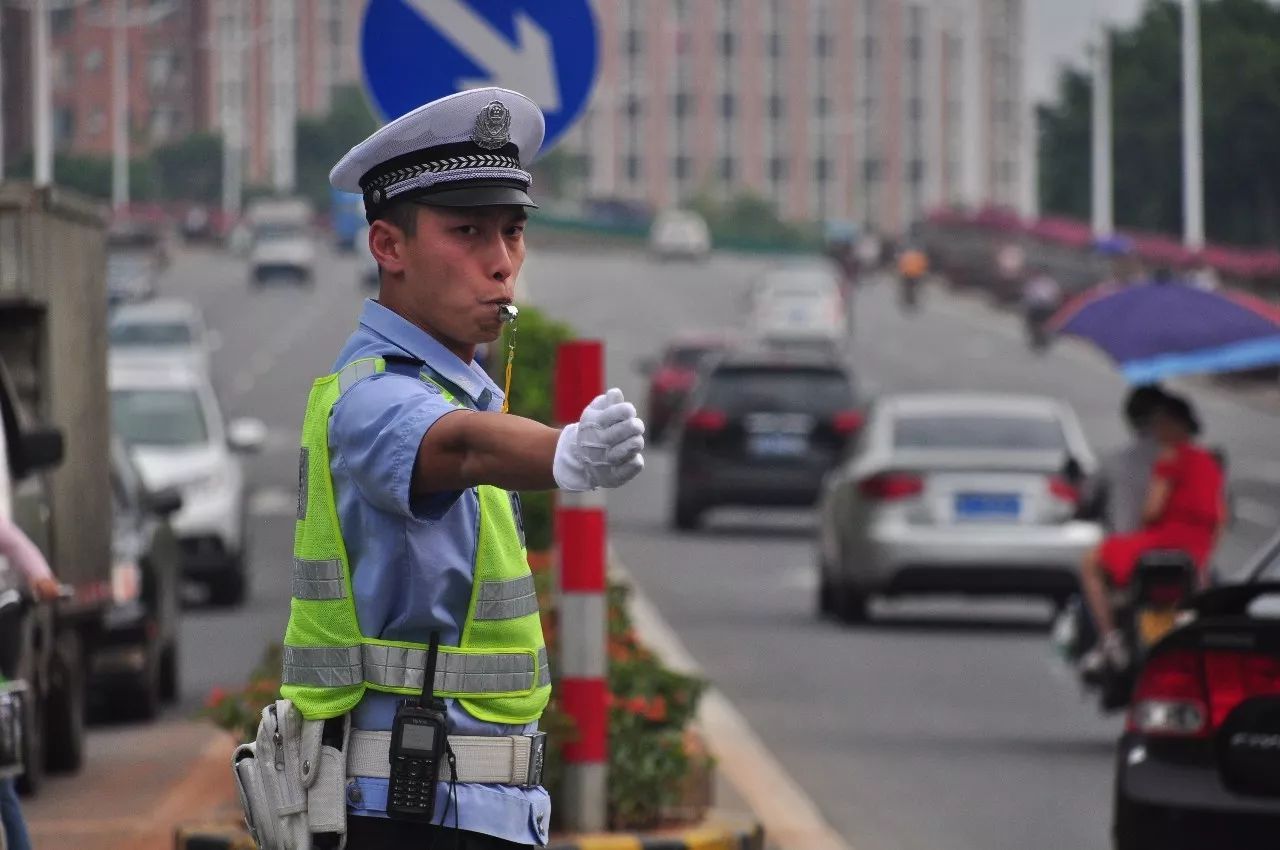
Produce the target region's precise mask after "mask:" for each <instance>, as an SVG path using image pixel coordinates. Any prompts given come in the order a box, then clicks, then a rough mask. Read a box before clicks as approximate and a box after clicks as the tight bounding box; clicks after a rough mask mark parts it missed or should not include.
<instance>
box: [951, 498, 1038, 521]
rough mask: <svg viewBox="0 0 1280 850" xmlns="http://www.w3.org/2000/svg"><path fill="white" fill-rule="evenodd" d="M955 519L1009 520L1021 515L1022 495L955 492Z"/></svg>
mask: <svg viewBox="0 0 1280 850" xmlns="http://www.w3.org/2000/svg"><path fill="white" fill-rule="evenodd" d="M955 513H956V518H957V519H962V520H972V521H982V520H1011V519H1017V518H1018V517H1019V516H1021V515H1022V497H1021V496H1019V495H1018V494H1017V493H957V494H956V500H955Z"/></svg>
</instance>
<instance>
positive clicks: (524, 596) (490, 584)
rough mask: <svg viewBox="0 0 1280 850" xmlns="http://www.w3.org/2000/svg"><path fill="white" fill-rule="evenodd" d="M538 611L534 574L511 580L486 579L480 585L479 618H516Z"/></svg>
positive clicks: (476, 615) (477, 613) (477, 606)
mask: <svg viewBox="0 0 1280 850" xmlns="http://www.w3.org/2000/svg"><path fill="white" fill-rule="evenodd" d="M536 613H538V594H537V591H536V590H535V589H534V586H533V576H532V575H527V576H523V577H521V578H517V579H512V580H510V581H486V582H484V583H482V584H481V585H480V598H479V599H477V600H476V614H475V618H476V619H477V620H514V619H515V618H516V617H525V616H528V615H529V614H536Z"/></svg>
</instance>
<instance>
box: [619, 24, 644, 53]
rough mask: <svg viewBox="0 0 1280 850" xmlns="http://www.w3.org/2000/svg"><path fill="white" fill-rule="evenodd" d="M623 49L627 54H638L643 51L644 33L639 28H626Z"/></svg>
mask: <svg viewBox="0 0 1280 850" xmlns="http://www.w3.org/2000/svg"><path fill="white" fill-rule="evenodd" d="M624 49H625V50H626V52H627V55H628V56H639V55H640V54H641V53H642V52H644V33H642V32H640V30H627V37H626V45H625V47H624Z"/></svg>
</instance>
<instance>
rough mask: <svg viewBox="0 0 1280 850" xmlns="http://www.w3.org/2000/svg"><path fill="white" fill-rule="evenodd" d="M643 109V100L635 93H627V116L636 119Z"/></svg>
mask: <svg viewBox="0 0 1280 850" xmlns="http://www.w3.org/2000/svg"><path fill="white" fill-rule="evenodd" d="M643 111H644V106H643V101H641V100H640V96H639V95H636V94H632V95H627V117H628V118H631V119H636V118H639V117H640V114H641V113H642V112H643Z"/></svg>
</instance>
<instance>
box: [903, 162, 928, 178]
mask: <svg viewBox="0 0 1280 850" xmlns="http://www.w3.org/2000/svg"><path fill="white" fill-rule="evenodd" d="M907 180H908V181H909V182H911V183H923V182H924V160H922V159H913V160H911V162H909V163H908V164H907Z"/></svg>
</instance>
